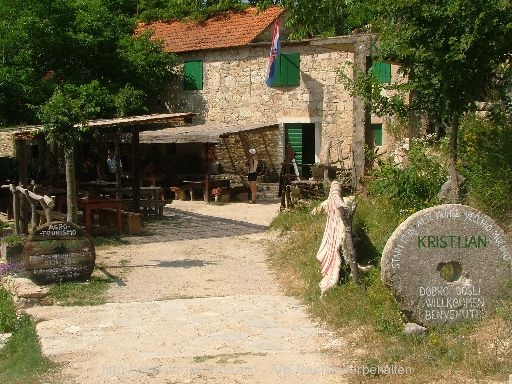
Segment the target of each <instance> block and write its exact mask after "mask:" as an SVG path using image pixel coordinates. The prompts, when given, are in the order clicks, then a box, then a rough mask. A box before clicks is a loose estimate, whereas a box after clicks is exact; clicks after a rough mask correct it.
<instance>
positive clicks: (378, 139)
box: [372, 124, 382, 147]
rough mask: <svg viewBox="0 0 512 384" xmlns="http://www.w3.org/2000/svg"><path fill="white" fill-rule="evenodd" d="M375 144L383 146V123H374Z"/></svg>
mask: <svg viewBox="0 0 512 384" xmlns="http://www.w3.org/2000/svg"><path fill="white" fill-rule="evenodd" d="M372 135H373V144H374V145H375V146H376V147H382V124H372Z"/></svg>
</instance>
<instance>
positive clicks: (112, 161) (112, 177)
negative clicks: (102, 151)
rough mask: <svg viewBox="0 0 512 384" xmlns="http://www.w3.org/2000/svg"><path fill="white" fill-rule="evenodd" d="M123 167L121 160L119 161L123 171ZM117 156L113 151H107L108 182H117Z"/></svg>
mask: <svg viewBox="0 0 512 384" xmlns="http://www.w3.org/2000/svg"><path fill="white" fill-rule="evenodd" d="M122 168H123V165H122V164H121V160H119V169H121V170H122ZM116 171H117V164H116V155H115V154H114V151H113V150H112V149H109V150H108V151H107V181H116Z"/></svg>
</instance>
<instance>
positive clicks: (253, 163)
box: [247, 148, 258, 204]
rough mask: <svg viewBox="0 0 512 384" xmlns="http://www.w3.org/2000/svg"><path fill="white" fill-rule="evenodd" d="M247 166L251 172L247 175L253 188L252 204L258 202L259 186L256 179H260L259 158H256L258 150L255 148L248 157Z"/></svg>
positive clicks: (250, 150)
mask: <svg viewBox="0 0 512 384" xmlns="http://www.w3.org/2000/svg"><path fill="white" fill-rule="evenodd" d="M247 166H248V167H249V171H248V173H247V179H248V180H249V187H250V188H251V200H250V201H249V203H250V204H254V203H255V202H256V195H257V185H256V179H257V178H258V172H257V168H258V158H257V157H256V150H255V149H254V148H251V149H249V156H248V157H247Z"/></svg>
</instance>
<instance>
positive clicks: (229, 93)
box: [139, 7, 397, 184]
mask: <svg viewBox="0 0 512 384" xmlns="http://www.w3.org/2000/svg"><path fill="white" fill-rule="evenodd" d="M285 19H286V13H285V12H284V10H283V9H282V8H279V7H272V8H269V9H267V10H265V11H261V12H258V11H257V10H256V9H255V8H249V9H248V10H246V11H245V12H229V13H226V14H223V15H219V16H216V17H213V18H210V19H208V20H206V21H203V22H200V23H197V22H193V21H189V22H179V21H174V22H156V23H152V24H149V25H140V26H139V31H140V30H150V31H152V33H153V37H154V38H155V39H159V40H161V41H162V42H163V45H164V48H165V50H166V51H168V52H171V53H174V54H176V55H177V57H178V61H179V63H180V66H179V71H180V73H179V75H180V76H178V77H177V79H176V81H175V82H174V83H172V84H171V85H170V87H169V89H168V92H167V94H166V95H165V97H164V98H163V100H161V101H160V105H161V106H162V107H164V106H165V108H166V109H167V111H169V112H171V111H172V112H182V111H192V112H194V113H197V117H196V118H195V122H196V123H198V124H202V125H206V126H208V125H215V126H222V125H226V126H233V125H238V126H242V127H243V126H245V125H248V126H250V127H251V129H250V130H249V129H248V130H246V131H243V130H242V131H241V132H240V131H239V132H238V133H237V134H236V135H230V136H229V139H225V140H223V141H220V142H219V143H218V151H217V152H218V157H219V159H220V160H221V162H222V163H223V164H224V165H225V167H227V168H229V171H232V172H240V169H243V164H242V162H243V160H244V159H245V153H246V152H247V150H248V149H249V148H251V147H254V148H256V149H257V150H258V153H259V154H260V158H263V159H264V160H265V162H266V163H267V165H268V166H269V168H270V169H271V170H274V171H276V170H278V169H279V167H280V164H281V162H282V161H283V158H284V155H285V147H286V144H287V143H290V144H291V145H292V147H293V149H294V151H295V154H296V159H297V162H298V163H299V168H300V171H301V173H302V176H304V177H309V176H310V167H309V165H311V164H313V163H319V162H321V163H324V164H328V165H330V166H332V167H335V168H337V169H345V170H351V173H352V175H353V176H354V177H353V179H354V180H353V181H352V182H353V183H354V184H357V182H358V180H359V179H360V177H361V176H362V175H363V174H364V162H365V150H364V147H365V144H368V145H369V146H370V147H374V146H377V147H378V150H379V151H381V152H385V151H386V150H387V147H391V146H392V145H394V143H393V142H392V140H390V137H389V135H388V134H387V132H386V129H385V125H386V122H385V121H383V120H382V119H378V118H376V117H373V118H372V117H371V116H370V114H369V111H368V110H367V108H365V106H364V103H362V102H361V100H359V99H358V98H354V97H352V96H351V95H350V94H349V92H348V91H347V90H346V89H345V88H344V86H343V84H342V82H341V79H340V76H339V74H338V71H340V70H344V71H347V75H348V76H351V77H353V76H355V75H356V74H357V71H356V70H355V69H354V68H369V67H370V65H371V46H372V44H371V39H372V37H371V36H370V35H351V36H340V37H334V38H327V39H312V40H304V41H288V40H287V35H288V33H287V31H286V28H284V25H285ZM276 20H279V22H280V26H281V28H280V39H281V52H280V55H278V58H277V62H276V65H277V69H278V78H277V81H275V82H274V83H273V84H272V85H270V86H268V85H267V84H266V76H267V66H268V62H269V51H270V45H271V40H272V35H273V30H274V23H275V21H276ZM347 63H355V65H354V66H350V65H348V66H347V65H346V64H347ZM375 68H378V69H379V71H380V76H381V77H382V81H391V79H392V78H395V77H396V70H397V68H396V66H392V65H390V64H386V63H378V65H375ZM375 68H374V69H375ZM276 124H277V125H276ZM269 126H272V127H277V128H270V129H266V128H264V127H269ZM255 127H260V128H259V129H255ZM383 128H384V129H383ZM228 144H229V151H228V150H227V146H228ZM228 160H229V161H228Z"/></svg>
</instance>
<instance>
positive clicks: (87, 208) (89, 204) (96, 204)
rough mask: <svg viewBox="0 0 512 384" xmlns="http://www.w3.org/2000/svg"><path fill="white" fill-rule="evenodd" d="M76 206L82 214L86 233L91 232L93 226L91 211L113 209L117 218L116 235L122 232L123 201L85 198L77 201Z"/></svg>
mask: <svg viewBox="0 0 512 384" xmlns="http://www.w3.org/2000/svg"><path fill="white" fill-rule="evenodd" d="M77 205H78V208H79V209H80V210H82V211H83V212H84V218H85V229H86V230H87V232H88V233H91V231H92V225H93V211H94V210H98V209H105V208H107V209H113V210H115V213H116V218H117V233H119V234H120V233H122V231H123V201H122V200H117V199H105V198H85V199H78V200H77Z"/></svg>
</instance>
